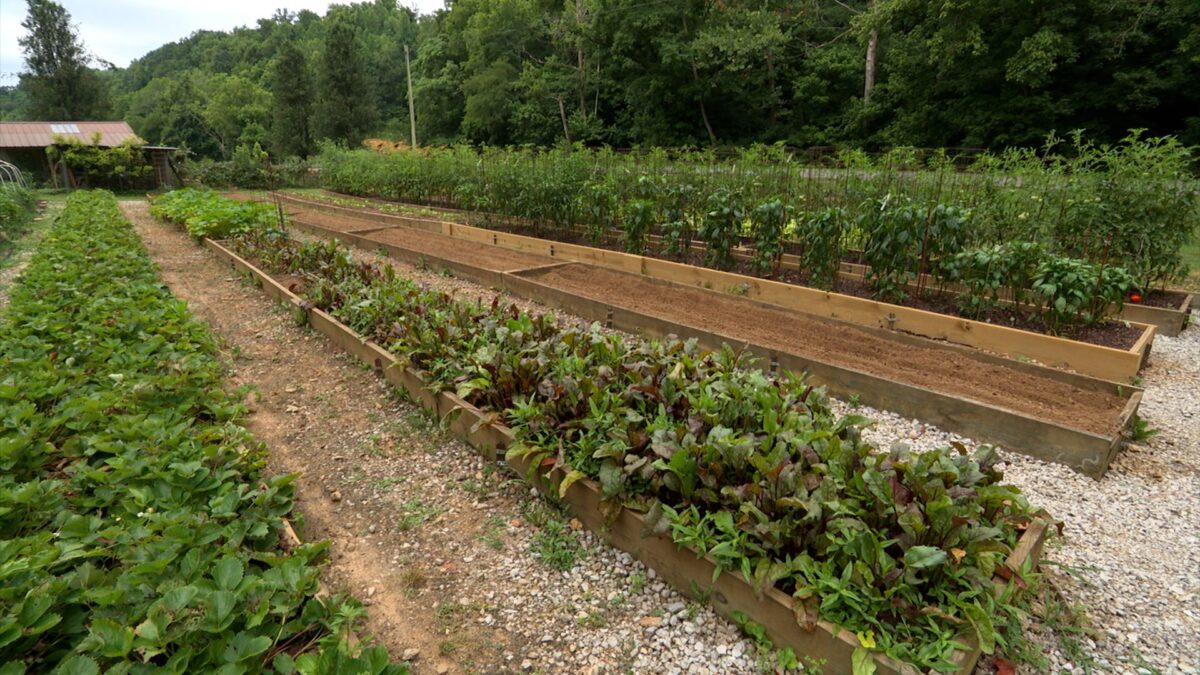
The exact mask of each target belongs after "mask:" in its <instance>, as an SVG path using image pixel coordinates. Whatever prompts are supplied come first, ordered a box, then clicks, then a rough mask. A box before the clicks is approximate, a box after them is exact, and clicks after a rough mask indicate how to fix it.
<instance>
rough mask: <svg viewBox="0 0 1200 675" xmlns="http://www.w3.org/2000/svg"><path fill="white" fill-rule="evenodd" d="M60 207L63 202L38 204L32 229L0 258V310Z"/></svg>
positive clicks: (4, 305)
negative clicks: (5, 255) (6, 254)
mask: <svg viewBox="0 0 1200 675" xmlns="http://www.w3.org/2000/svg"><path fill="white" fill-rule="evenodd" d="M59 208H61V203H57V204H47V203H46V202H42V203H40V204H38V210H39V213H38V214H37V215H36V216H34V217H33V223H32V224H31V227H30V231H29V232H28V233H26V234H24V235H21V236H20V238H18V239H17V241H16V245H15V248H14V249H13V250H12V251H11V252H9V254H8V257H5V258H0V311H3V310H4V308H5V307H8V293H9V289H11V288H12V283H13V281H15V280H16V278H17V277H19V276H21V272H24V271H25V268H26V267H28V266H29V259H30V258H32V257H33V253H34V251H36V250H37V245H38V243H39V242H40V241H41V240H42V236H43V235H44V234H45V233H46V228H47V227H48V226H49V224H50V222H52V221H53V220H54V219H55V218H56V217H58V211H59Z"/></svg>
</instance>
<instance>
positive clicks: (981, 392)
mask: <svg viewBox="0 0 1200 675" xmlns="http://www.w3.org/2000/svg"><path fill="white" fill-rule="evenodd" d="M527 276H528V277H529V278H531V279H533V280H535V281H538V282H541V283H543V284H546V285H548V286H552V287H554V288H558V289H561V290H565V291H568V292H571V293H574V294H576V295H580V296H583V297H586V298H590V299H593V300H598V301H600V302H604V303H607V304H610V305H616V306H620V307H627V308H630V309H633V310H636V311H639V312H644V313H646V314H651V315H653V316H656V317H659V318H662V319H667V320H669V321H674V322H677V323H681V324H684V325H690V326H694V327H696V328H700V329H702V330H707V331H711V332H714V333H719V334H723V335H727V336H730V337H733V338H737V339H744V340H748V341H751V342H754V343H756V344H760V345H763V346H768V347H774V348H776V349H779V350H780V351H786V352H790V353H794V354H800V355H803V356H806V357H810V358H813V359H817V360H820V361H824V362H827V363H832V364H836V365H841V366H846V367H850V368H854V369H856V370H860V371H863V372H867V373H871V374H874V375H879V376H882V377H887V378H889V379H892V380H896V381H899V382H907V383H911V384H914V385H917V386H921V387H925V388H928V389H933V390H935V391H940V392H944V393H949V394H953V395H956V396H963V397H967V398H972V399H975V400H977V401H983V402H985V403H991V404H993V405H997V406H1000V407H1004V408H1008V409H1010V410H1016V411H1018V412H1025V413H1028V414H1031V415H1033V416H1035V417H1038V418H1041V419H1048V420H1051V421H1054V422H1058V423H1060V424H1066V425H1068V426H1074V427H1077V428H1080V429H1084V430H1087V431H1093V432H1096V433H1102V434H1104V433H1111V432H1112V431H1113V430H1114V425H1115V424H1116V421H1117V419H1118V417H1119V415H1120V413H1121V409H1122V407H1123V405H1124V401H1123V400H1122V399H1120V398H1118V397H1116V396H1113V395H1110V394H1104V393H1100V392H1089V391H1083V390H1081V389H1078V388H1076V387H1072V386H1070V385H1068V384H1065V383H1063V382H1059V381H1057V380H1051V379H1048V378H1041V377H1036V376H1034V375H1030V374H1028V373H1022V372H1019V371H1016V370H1012V369H1009V368H1004V367H1002V366H997V365H994V364H989V363H984V362H981V361H977V360H974V359H971V358H970V357H968V356H965V355H963V354H959V353H955V352H951V351H947V350H943V349H937V348H933V347H929V348H921V347H917V346H913V345H904V344H899V343H896V342H893V341H890V340H886V339H883V338H879V337H876V336H874V335H871V334H870V333H867V332H865V331H862V330H859V329H858V328H856V327H854V326H849V325H846V324H842V323H839V322H836V321H826V320H824V319H819V318H816V317H811V316H805V315H803V314H799V313H796V312H789V311H787V310H783V309H778V310H776V309H771V308H768V307H764V306H762V305H757V304H754V303H751V302H746V301H745V300H742V299H740V298H736V297H725V296H722V295H719V294H715V293H706V292H704V291H702V290H700V289H693V288H689V287H686V286H672V287H668V286H665V285H664V284H661V283H654V282H652V281H650V280H647V279H645V278H643V277H640V276H637V275H633V274H625V273H623V272H614V271H611V270H604V269H599V268H594V267H588V266H583V265H567V266H564V267H556V268H552V269H549V270H546V271H544V272H539V273H537V274H536V275H527Z"/></svg>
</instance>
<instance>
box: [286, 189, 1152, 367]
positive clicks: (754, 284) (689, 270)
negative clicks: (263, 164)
mask: <svg viewBox="0 0 1200 675" xmlns="http://www.w3.org/2000/svg"><path fill="white" fill-rule="evenodd" d="M334 208H337V209H342V208H344V207H334ZM346 210H348V211H353V210H352V209H346ZM358 213H359V214H361V213H362V212H361V211H359V212H358ZM390 218H391V219H392V221H393V222H396V223H399V222H401V221H402V220H403V219H402V217H399V216H392V217H390ZM301 222H303V219H301ZM365 224H366V222H365V221H364V225H365ZM438 225H439V226H440V228H441V232H442V234H444V235H446V236H449V237H453V238H456V239H463V240H467V241H474V242H477V243H484V244H491V245H493V246H498V247H501V248H507V249H511V250H515V251H521V252H525V253H531V254H540V255H543V256H545V257H548V258H553V259H557V260H568V261H573V262H585V263H589V264H592V265H596V266H597V267H604V268H607V269H613V270H618V271H623V272H629V273H634V274H641V275H644V276H649V277H652V278H656V279H662V280H666V281H673V282H676V283H680V284H684V285H689V286H700V287H702V288H708V289H714V290H720V291H728V292H731V293H733V294H736V295H740V296H744V297H748V298H752V299H756V300H760V301H763V302H767V303H770V304H773V305H777V306H780V307H784V308H787V309H792V310H796V311H800V312H804V313H807V314H812V315H816V316H824V317H828V318H833V319H837V320H839V321H845V322H848V323H853V324H857V325H861V326H869V327H875V328H884V329H887V330H892V331H899V332H906V333H912V334H915V335H920V336H924V337H929V338H933V339H937V340H946V341H949V342H953V343H957V344H961V345H966V346H969V347H974V348H976V349H980V350H983V351H987V352H991V353H995V354H1001V355H1004V356H1007V357H1009V358H1013V359H1017V360H1021V361H1035V362H1038V363H1042V364H1045V365H1048V366H1051V367H1055V368H1063V369H1068V370H1074V371H1076V372H1078V373H1082V374H1085V375H1090V376H1092V377H1097V378H1101V379H1106V380H1115V381H1123V382H1130V381H1132V380H1133V378H1135V377H1136V376H1137V374H1138V371H1139V370H1140V369H1141V368H1142V367H1143V366H1144V365H1145V364H1146V362H1147V360H1148V358H1149V354H1150V347H1151V343H1152V341H1153V337H1154V334H1155V327H1154V326H1149V325H1145V324H1131V325H1132V326H1133V327H1134V328H1136V329H1137V331H1139V334H1138V335H1137V336H1136V337H1135V338H1134V339H1133V340H1132V344H1131V345H1130V346H1129V347H1127V348H1124V349H1120V348H1115V347H1105V346H1101V345H1095V344H1090V343H1086V342H1080V341H1078V340H1067V339H1064V338H1059V337H1055V336H1051V335H1044V334H1040V333H1033V332H1030V331H1025V330H1020V329H1016V328H1009V327H1007V326H999V325H995V324H990V323H986V322H982V321H971V320H969V319H963V318H959V317H953V316H947V315H945V314H940V313H937V312H931V311H927V310H922V309H914V308H910V307H904V306H901V305H894V304H889V303H883V302H878V301H875V300H870V299H865V298H858V297H854V296H849V295H843V294H839V293H830V292H827V291H820V290H816V289H811V288H806V287H803V286H796V285H793V284H787V283H782V282H778V281H771V280H767V279H760V278H756V277H750V276H745V275H741V274H736V273H732V272H722V271H718V270H712V269H708V268H704V267H697V266H694V265H686V264H683V263H676V262H671V261H668V260H660V259H657V258H651V257H646V256H640V255H633V254H628V253H620V252H616V251H609V250H605V249H598V248H593V247H590V246H580V245H578V244H565V243H562V242H555V241H548V240H545V239H538V238H535V237H528V236H524V235H516V234H509V233H506V232H499V231H496V230H488V229H484V228H478V227H474V226H470V225H461V224H458V223H450V222H441V223H438ZM432 228H433V225H432V224H431V223H423V224H422V225H421V229H425V230H432ZM370 229H372V228H370V227H364V228H363V231H364V232H365V231H367V230H370Z"/></svg>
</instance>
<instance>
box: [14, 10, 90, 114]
mask: <svg viewBox="0 0 1200 675" xmlns="http://www.w3.org/2000/svg"><path fill="white" fill-rule="evenodd" d="M26 4H27V5H28V8H29V11H28V14H27V15H26V17H25V20H24V21H22V22H21V27H22V28H24V29H25V30H26V31H28V32H27V33H26V34H25V35H24V36H22V37H21V38H19V39H18V42H19V43H20V45H21V51H22V53H23V54H24V56H25V67H26V69H27V70H26V71H25V72H22V73H21V87H22V89H24V90H25V91H26V93H27V95H28V103H27V105H28V108H27V109H26V110H25V115H26V117H25V118H24V119H35V120H39V119H40V120H88V119H97V118H100V119H103V118H105V117H107V116H108V114H109V103H108V91H107V89H106V87H105V86H104V83H103V82H102V81H101V79H100V77H99V76H98V75H97V73H96V72H95V71H94V70H92V69H91V68H89V67H88V65H89V64H90V63H91V62H92V60H93V58H94V57H93V56H91V54H90V53H89V52H88V50H87V47H86V46H85V45H84V44H83V42H81V41H80V39H79V34H78V33H77V32H76V30H75V27H74V26H72V25H71V14H70V13H69V12H67V10H66V9H65V8H63V6H62V5H60V4H58V3H56V2H53V1H52V0H26Z"/></svg>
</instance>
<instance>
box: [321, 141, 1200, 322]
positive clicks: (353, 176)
mask: <svg viewBox="0 0 1200 675" xmlns="http://www.w3.org/2000/svg"><path fill="white" fill-rule="evenodd" d="M1190 163H1191V157H1190V154H1189V151H1188V150H1187V149H1186V148H1183V147H1182V146H1180V145H1179V144H1178V143H1176V142H1175V141H1173V140H1172V139H1146V138H1142V137H1141V136H1140V134H1137V133H1134V134H1131V135H1130V137H1129V138H1127V139H1126V140H1125V142H1123V143H1121V144H1119V145H1117V146H1112V147H1109V146H1099V147H1098V146H1093V145H1089V144H1088V143H1086V142H1085V141H1084V140H1083V139H1082V137H1080V136H1078V135H1076V136H1073V137H1072V138H1071V139H1069V140H1068V141H1063V140H1061V139H1057V138H1051V139H1049V140H1048V142H1047V146H1046V147H1045V148H1043V149H1041V150H1040V151H1036V152H1034V151H1025V150H1014V151H1010V152H1005V153H1002V154H998V155H984V156H982V157H980V158H979V159H977V161H976V162H975V164H973V165H972V166H971V167H970V169H969V170H966V171H964V170H961V169H960V168H959V167H956V166H955V165H954V164H953V163H952V162H950V161H949V159H948V158H946V157H944V156H938V155H935V156H934V157H933V158H932V159H929V158H927V159H924V160H922V161H921V162H916V161H915V160H913V159H912V158H911V157H909V156H908V155H907V154H905V153H904V152H902V151H896V152H893V153H891V154H889V155H885V156H883V157H881V158H870V157H867V156H866V155H864V154H862V153H855V152H847V153H843V154H842V155H841V156H840V157H839V161H838V165H837V166H836V167H833V168H829V167H811V166H803V165H800V164H799V163H797V162H795V161H792V160H791V159H790V158H789V157H788V156H787V154H786V153H784V152H782V151H781V150H780V149H779V148H756V149H751V150H747V151H745V152H743V153H741V155H740V156H738V157H737V158H736V159H734V160H732V161H717V160H716V159H715V158H714V157H713V156H712V155H711V153H702V152H696V153H688V152H677V153H667V152H666V151H663V150H654V151H650V152H647V153H642V154H620V153H615V152H612V151H610V150H597V151H592V150H582V149H578V148H557V149H553V150H548V151H544V152H541V151H532V150H502V149H494V148H487V149H483V150H475V149H471V148H463V147H458V148H450V149H445V150H425V151H421V152H419V153H416V152H403V153H390V154H386V155H385V154H378V153H374V152H369V151H347V150H342V149H337V148H332V147H328V148H326V149H325V151H324V152H323V154H322V156H321V159H320V164H321V171H322V180H323V181H324V182H325V184H326V185H327V186H328V187H330V188H332V189H334V190H338V191H342V192H347V193H351V194H356V195H361V196H371V197H380V198H385V199H392V200H399V201H405V202H415V203H421V204H427V205H433V206H441V207H451V208H458V209H465V210H467V211H470V212H472V213H474V214H477V215H478V218H479V220H480V224H483V225H495V226H505V227H512V226H518V227H522V228H526V229H528V230H531V231H532V232H534V233H535V234H538V235H540V236H549V237H560V238H583V239H586V240H588V241H591V242H592V243H596V244H599V243H602V242H606V241H608V242H613V243H619V244H620V245H621V246H622V247H623V248H624V249H625V250H628V251H631V252H637V253H640V252H643V251H645V250H648V249H650V248H653V249H654V250H656V251H657V252H659V253H662V254H666V255H670V256H679V257H683V256H688V255H699V253H698V251H697V250H696V247H697V245H699V246H701V247H703V249H704V251H703V255H702V256H700V258H701V259H702V260H703V261H704V262H705V264H708V265H712V266H714V267H719V268H732V267H734V266H736V265H737V264H739V262H738V261H739V260H742V259H743V258H741V257H736V256H735V255H734V254H735V252H738V251H740V252H743V253H745V254H746V255H747V256H749V258H750V260H749V262H748V263H747V264H746V271H750V272H754V273H757V274H760V275H764V276H770V275H776V274H778V273H779V271H780V264H779V263H780V256H781V252H791V253H794V254H795V255H797V256H798V257H799V259H800V260H801V262H802V264H801V265H800V267H799V268H798V269H797V270H796V272H797V273H799V274H800V275H802V276H803V278H804V281H805V283H809V284H811V285H815V286H818V287H823V288H833V287H834V286H835V285H836V283H837V273H836V269H837V268H836V265H837V264H838V263H840V262H841V256H850V255H852V254H855V255H861V256H862V258H861V261H862V262H866V263H868V264H869V265H870V266H871V268H872V271H871V276H870V278H869V282H870V284H871V290H872V291H873V292H874V293H875V294H876V295H877V296H879V297H881V298H886V299H898V298H901V297H903V296H904V295H907V294H909V293H911V292H912V288H911V287H912V286H914V285H915V288H916V291H917V292H923V291H924V290H925V287H926V277H927V275H931V276H933V277H934V278H935V283H934V284H932V285H933V286H935V287H937V288H944V287H945V286H947V285H949V284H950V283H959V282H961V283H962V284H965V285H966V286H967V287H968V288H972V287H974V286H975V285H976V284H977V283H978V282H977V280H974V279H960V278H956V276H955V275H956V274H964V273H967V272H968V271H969V270H966V269H965V268H964V266H963V265H958V266H957V267H956V266H953V265H951V259H952V258H954V257H955V256H956V255H958V254H959V253H963V252H969V251H979V250H985V249H989V248H992V247H995V246H1003V245H1006V244H1008V243H1010V242H1020V243H1022V244H1024V245H1026V246H1028V247H1036V249H1031V250H1036V252H1037V253H1038V256H1037V259H1036V260H1034V259H1031V258H1030V255H1025V256H1023V257H1021V258H1020V260H1018V261H1015V262H1013V264H1017V263H1018V262H1020V263H1025V264H1026V267H1027V268H1028V269H1029V270H1030V272H1029V274H1028V275H1025V276H1029V277H1030V279H1029V281H1030V282H1032V276H1033V275H1039V273H1041V276H1049V275H1051V274H1052V270H1053V268H1056V267H1061V266H1063V265H1065V264H1068V262H1069V264H1071V265H1074V266H1076V267H1077V268H1078V269H1079V271H1080V273H1081V275H1082V277H1081V278H1088V279H1092V278H1095V279H1099V280H1100V281H1101V282H1100V283H1092V284H1090V288H1091V289H1093V290H1092V291H1087V290H1084V292H1085V293H1087V294H1088V298H1087V299H1086V302H1084V303H1082V304H1083V305H1086V306H1088V307H1093V306H1095V307H1101V308H1104V307H1109V306H1111V304H1112V302H1113V301H1118V302H1119V301H1120V300H1121V299H1122V298H1123V297H1124V296H1125V293H1124V292H1116V293H1112V294H1111V297H1110V296H1108V295H1103V291H1104V290H1105V289H1108V288H1109V286H1110V284H1109V283H1108V282H1109V281H1114V282H1127V283H1128V285H1129V286H1130V287H1132V288H1137V289H1140V290H1142V291H1144V292H1145V291H1149V290H1150V289H1152V288H1155V287H1160V286H1164V285H1166V284H1168V283H1170V282H1171V281H1172V280H1174V279H1176V278H1178V277H1179V275H1180V274H1182V273H1183V272H1184V267H1183V265H1182V262H1181V257H1180V253H1179V251H1180V248H1181V247H1182V245H1183V244H1184V243H1185V242H1186V241H1187V240H1188V239H1189V238H1190V237H1192V236H1193V235H1194V233H1195V230H1196V225H1197V222H1198V221H1200V210H1198V208H1200V207H1198V199H1197V195H1198V191H1197V183H1196V181H1195V180H1194V178H1193V176H1192V174H1191V164H1190ZM651 241H654V244H653V246H652V245H651V243H650V242H651ZM854 252H861V253H854ZM830 258H834V259H835V260H830ZM858 261H859V260H855V262H858ZM1043 263H1045V264H1047V267H1046V268H1045V269H1041V267H1040V266H1041V265H1042V264H1043ZM1018 276H1021V275H1018ZM1116 285H1117V286H1118V287H1119V286H1121V284H1120V283H1117V284H1116ZM1040 288H1042V289H1043V290H1045V289H1047V288H1048V286H1047V285H1045V284H1043V285H1041V286H1040ZM1081 288H1084V286H1081ZM1031 290H1032V291H1033V293H1029V291H1031ZM968 295H969V296H970V297H967V298H965V299H964V301H963V305H964V306H965V307H968V308H971V307H973V308H977V309H978V308H981V307H983V306H984V305H990V304H994V303H990V302H984V303H980V302H977V298H976V297H974V294H973V293H968ZM1016 295H1018V296H1022V297H1023V298H1024V299H1026V300H1027V301H1030V302H1031V303H1033V304H1037V305H1039V306H1040V311H1041V313H1042V314H1043V315H1045V316H1047V317H1048V318H1054V317H1052V316H1051V315H1054V314H1055V313H1057V314H1059V315H1061V316H1059V318H1060V319H1062V320H1063V321H1065V322H1066V323H1091V322H1094V321H1098V320H1100V318H1102V317H1103V314H1104V312H1103V311H1099V312H1088V311H1084V310H1082V309H1081V310H1080V311H1077V312H1072V311H1070V308H1071V307H1073V306H1075V304H1078V303H1074V304H1073V303H1071V302H1067V303H1066V309H1065V310H1062V311H1060V310H1059V307H1057V305H1061V304H1062V303H1059V299H1060V297H1061V294H1057V293H1051V294H1046V293H1045V292H1042V291H1038V287H1034V286H1029V287H1025V288H1023V289H1019V290H1017V291H1016ZM1009 297H1011V295H1010V296H1009ZM1052 323H1058V319H1055V320H1054V321H1052Z"/></svg>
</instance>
